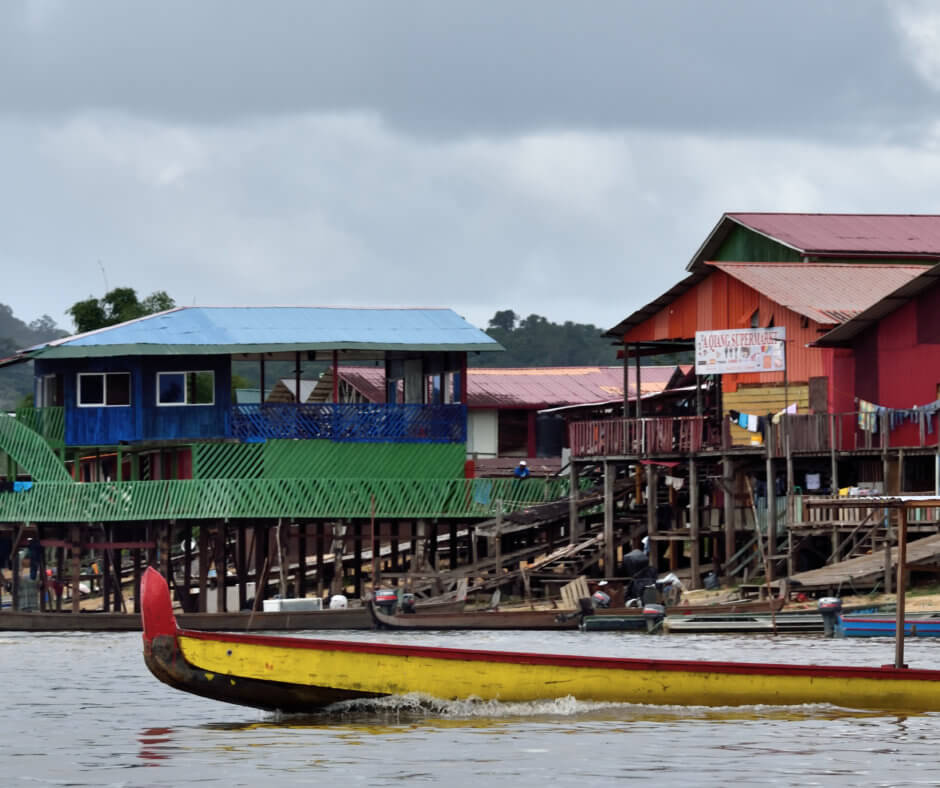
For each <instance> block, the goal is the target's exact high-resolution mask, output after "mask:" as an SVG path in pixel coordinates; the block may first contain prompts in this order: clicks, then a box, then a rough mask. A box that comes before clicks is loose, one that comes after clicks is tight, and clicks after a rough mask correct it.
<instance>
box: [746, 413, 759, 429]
mask: <svg viewBox="0 0 940 788" xmlns="http://www.w3.org/2000/svg"><path fill="white" fill-rule="evenodd" d="M747 430H748V432H757V414H755V413H749V414H748V416H747Z"/></svg>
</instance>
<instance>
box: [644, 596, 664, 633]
mask: <svg viewBox="0 0 940 788" xmlns="http://www.w3.org/2000/svg"><path fill="white" fill-rule="evenodd" d="M665 618H666V608H665V607H663V606H662V605H657V604H656V603H654V602H650V603H649V604H646V605H643V619H644V620H645V621H646V631H647V632H649V633H650V634H652V633H653V632H656V631H657V630H658V629H659V628H660V627H661V626H662V625H663V621H664V620H665Z"/></svg>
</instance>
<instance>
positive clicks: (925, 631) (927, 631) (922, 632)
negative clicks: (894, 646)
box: [835, 611, 940, 638]
mask: <svg viewBox="0 0 940 788" xmlns="http://www.w3.org/2000/svg"><path fill="white" fill-rule="evenodd" d="M835 634H836V635H838V636H839V637H847V638H868V637H886V638H887V637H890V638H893V637H895V635H896V634H897V619H896V618H895V617H894V616H870V615H869V616H865V615H840V616H838V618H837V624H836V631H835ZM904 636H905V637H920V638H935V637H940V612H937V611H933V612H925V613H921V614H918V615H910V616H905V617H904Z"/></svg>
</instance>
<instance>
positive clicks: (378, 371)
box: [324, 365, 676, 410]
mask: <svg viewBox="0 0 940 788" xmlns="http://www.w3.org/2000/svg"><path fill="white" fill-rule="evenodd" d="M675 372H676V366H675V365H667V366H641V368H640V387H641V389H642V392H643V395H644V396H646V395H648V394H653V393H657V392H660V391H662V390H663V389H664V388H665V387H666V384H667V383H668V382H669V380H670V379H671V378H672V376H673V374H674V373H675ZM326 374H330V373H329V372H328V373H325V375H324V377H326ZM339 374H340V378H341V379H342V380H343V381H345V382H346V383H348V384H349V385H351V386H352V387H353V388H355V389H356V390H357V391H358V392H359V393H360V394H362V395H363V397H365V398H366V399H367V400H369V401H370V402H384V401H385V371H384V370H383V369H382V368H381V367H354V366H348V367H346V366H341V367H339ZM629 385H630V397H631V398H632V397H634V395H635V390H636V387H635V378H634V372H633V369H632V368H631V370H630V383H629ZM618 398H619V399H622V398H623V367H622V366H615V367H614V366H611V367H522V368H519V367H515V368H511V367H510V368H492V367H471V368H470V369H468V370H467V399H468V403H467V404H468V406H469V407H471V408H520V409H527V410H534V409H539V408H547V407H553V406H558V405H578V404H583V403H595V402H607V401H609V400H616V399H618Z"/></svg>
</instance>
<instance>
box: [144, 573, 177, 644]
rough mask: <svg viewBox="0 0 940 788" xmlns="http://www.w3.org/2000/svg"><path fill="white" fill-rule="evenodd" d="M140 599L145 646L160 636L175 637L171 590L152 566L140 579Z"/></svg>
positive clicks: (175, 628) (175, 629) (175, 627)
mask: <svg viewBox="0 0 940 788" xmlns="http://www.w3.org/2000/svg"><path fill="white" fill-rule="evenodd" d="M140 599H141V603H140V613H141V617H142V620H143V629H144V644H145V645H147V646H149V645H150V644H151V643H152V642H153V639H154V638H155V637H157V636H158V635H170V636H175V635H176V632H177V626H176V617H175V616H174V615H173V600H172V599H171V598H170V588H169V586H168V585H167V583H166V580H164V578H163V575H161V574H160V573H159V572H158V571H157V570H156V569H154V568H153V567H152V566H148V567H147V571H146V572H144V575H143V577H142V578H141V579H140Z"/></svg>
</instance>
